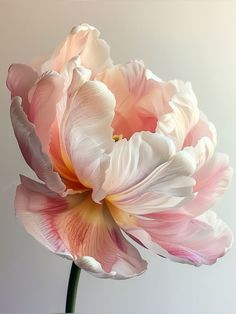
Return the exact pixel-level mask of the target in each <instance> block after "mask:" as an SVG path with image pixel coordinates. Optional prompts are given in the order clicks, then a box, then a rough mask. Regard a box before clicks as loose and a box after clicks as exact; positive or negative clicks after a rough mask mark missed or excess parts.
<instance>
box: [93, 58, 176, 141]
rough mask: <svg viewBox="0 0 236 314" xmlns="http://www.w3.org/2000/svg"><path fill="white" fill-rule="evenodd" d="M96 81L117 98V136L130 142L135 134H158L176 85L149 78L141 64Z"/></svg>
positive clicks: (119, 68)
mask: <svg viewBox="0 0 236 314" xmlns="http://www.w3.org/2000/svg"><path fill="white" fill-rule="evenodd" d="M95 79H97V80H100V81H102V82H103V83H105V84H106V85H107V87H108V88H109V89H110V90H111V91H112V93H113V94H114V95H115V98H116V109H115V110H116V114H115V117H114V120H113V122H112V127H113V129H114V134H118V135H120V134H122V135H123V137H125V138H127V139H129V138H130V137H131V136H132V134H134V133H135V132H139V131H151V132H154V131H155V129H156V124H157V120H158V117H159V115H160V114H162V113H163V110H164V111H165V112H166V111H167V110H168V109H169V105H168V101H169V99H170V97H171V95H172V93H173V88H172V85H171V86H170V84H168V83H164V82H160V81H156V80H154V79H153V77H151V78H150V75H149V77H148V74H147V70H146V68H145V66H144V64H142V63H141V62H137V61H133V62H130V63H128V64H125V65H118V66H114V67H112V68H110V69H107V70H106V71H105V72H103V73H100V74H98V75H97V76H96V77H95Z"/></svg>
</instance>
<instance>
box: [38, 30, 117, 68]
mask: <svg viewBox="0 0 236 314" xmlns="http://www.w3.org/2000/svg"><path fill="white" fill-rule="evenodd" d="M99 36H100V33H99V31H98V30H97V29H96V28H95V27H93V26H90V25H88V24H82V25H80V26H78V27H74V28H73V29H72V30H71V33H70V34H69V36H68V37H67V38H66V39H65V41H64V42H63V43H62V44H61V45H60V46H59V47H58V48H57V49H56V51H55V52H54V53H53V55H52V57H51V58H50V59H49V60H47V61H45V62H44V63H43V64H42V65H41V69H40V71H41V73H43V72H45V71H48V70H55V71H57V72H61V71H62V70H63V68H64V66H65V65H66V64H67V63H68V62H69V61H70V60H71V59H72V58H74V57H78V56H80V61H81V65H82V66H84V67H86V68H89V69H91V70H92V71H93V72H94V73H96V72H99V71H103V70H104V69H105V68H106V67H108V66H111V65H112V60H111V59H110V56H109V54H110V48H109V46H108V45H107V43H106V42H105V41H104V40H102V39H100V38H99Z"/></svg>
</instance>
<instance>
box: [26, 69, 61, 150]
mask: <svg viewBox="0 0 236 314" xmlns="http://www.w3.org/2000/svg"><path fill="white" fill-rule="evenodd" d="M63 87H64V81H63V79H62V77H61V76H60V75H58V74H57V73H56V72H49V73H45V74H44V75H43V76H42V77H41V78H40V79H39V80H38V81H37V83H36V84H35V85H34V86H33V87H32V88H31V89H30V91H29V95H28V98H29V103H30V106H29V111H28V114H27V116H28V119H29V121H30V122H32V123H33V124H34V125H35V130H36V133H37V135H38V137H39V139H40V141H41V143H42V148H43V151H44V152H45V153H47V152H48V149H49V141H50V128H51V125H52V123H53V122H54V120H55V118H56V117H55V116H56V105H57V103H58V102H59V100H60V99H61V98H62V95H63ZM52 140H53V139H52Z"/></svg>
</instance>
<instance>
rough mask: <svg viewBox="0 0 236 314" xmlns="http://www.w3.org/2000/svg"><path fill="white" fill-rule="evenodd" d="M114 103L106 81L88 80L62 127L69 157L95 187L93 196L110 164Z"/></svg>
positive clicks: (81, 176) (79, 173)
mask: <svg viewBox="0 0 236 314" xmlns="http://www.w3.org/2000/svg"><path fill="white" fill-rule="evenodd" d="M114 105H115V100H114V97H113V95H112V94H111V92H110V91H109V90H108V89H107V88H106V86H105V85H104V84H102V83H100V82H95V81H89V82H85V83H84V84H83V85H82V86H81V87H80V89H79V90H78V92H77V93H76V94H75V95H74V97H73V101H72V103H71V104H70V106H69V107H68V111H67V113H66V115H65V117H64V119H63V124H62V126H61V137H62V139H63V143H64V146H65V148H66V151H67V154H68V157H69V159H70V160H71V162H72V165H73V167H74V169H75V172H76V174H77V176H78V178H79V180H80V182H81V183H82V184H83V185H85V186H86V187H89V188H93V198H94V199H97V197H96V193H97V191H98V190H99V189H100V187H101V184H102V182H103V181H104V178H105V171H106V169H107V167H108V164H109V156H108V153H109V151H110V150H111V149H112V144H113V140H112V128H111V121H112V119H113V115H114ZM101 198H103V197H101ZM101 198H100V199H101Z"/></svg>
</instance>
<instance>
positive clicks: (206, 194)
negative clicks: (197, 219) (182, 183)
mask: <svg viewBox="0 0 236 314" xmlns="http://www.w3.org/2000/svg"><path fill="white" fill-rule="evenodd" d="M232 173H233V170H232V168H231V167H229V158H228V156H227V155H224V154H215V155H214V156H213V158H212V159H211V160H209V161H208V162H207V163H206V164H205V165H204V166H203V167H202V168H201V169H200V170H199V171H197V172H196V173H195V174H194V176H193V177H194V178H195V180H196V185H195V187H194V192H197V195H196V197H195V198H194V199H193V200H192V201H191V202H189V203H188V204H186V205H185V206H184V209H186V210H187V211H188V212H190V213H191V214H193V215H195V216H198V215H200V214H202V213H203V212H205V211H206V210H207V209H209V208H210V207H212V206H213V205H214V204H215V203H216V201H217V200H218V199H219V198H221V197H222V196H223V194H224V192H225V190H226V189H227V187H228V185H229V183H230V181H231V177H232Z"/></svg>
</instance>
